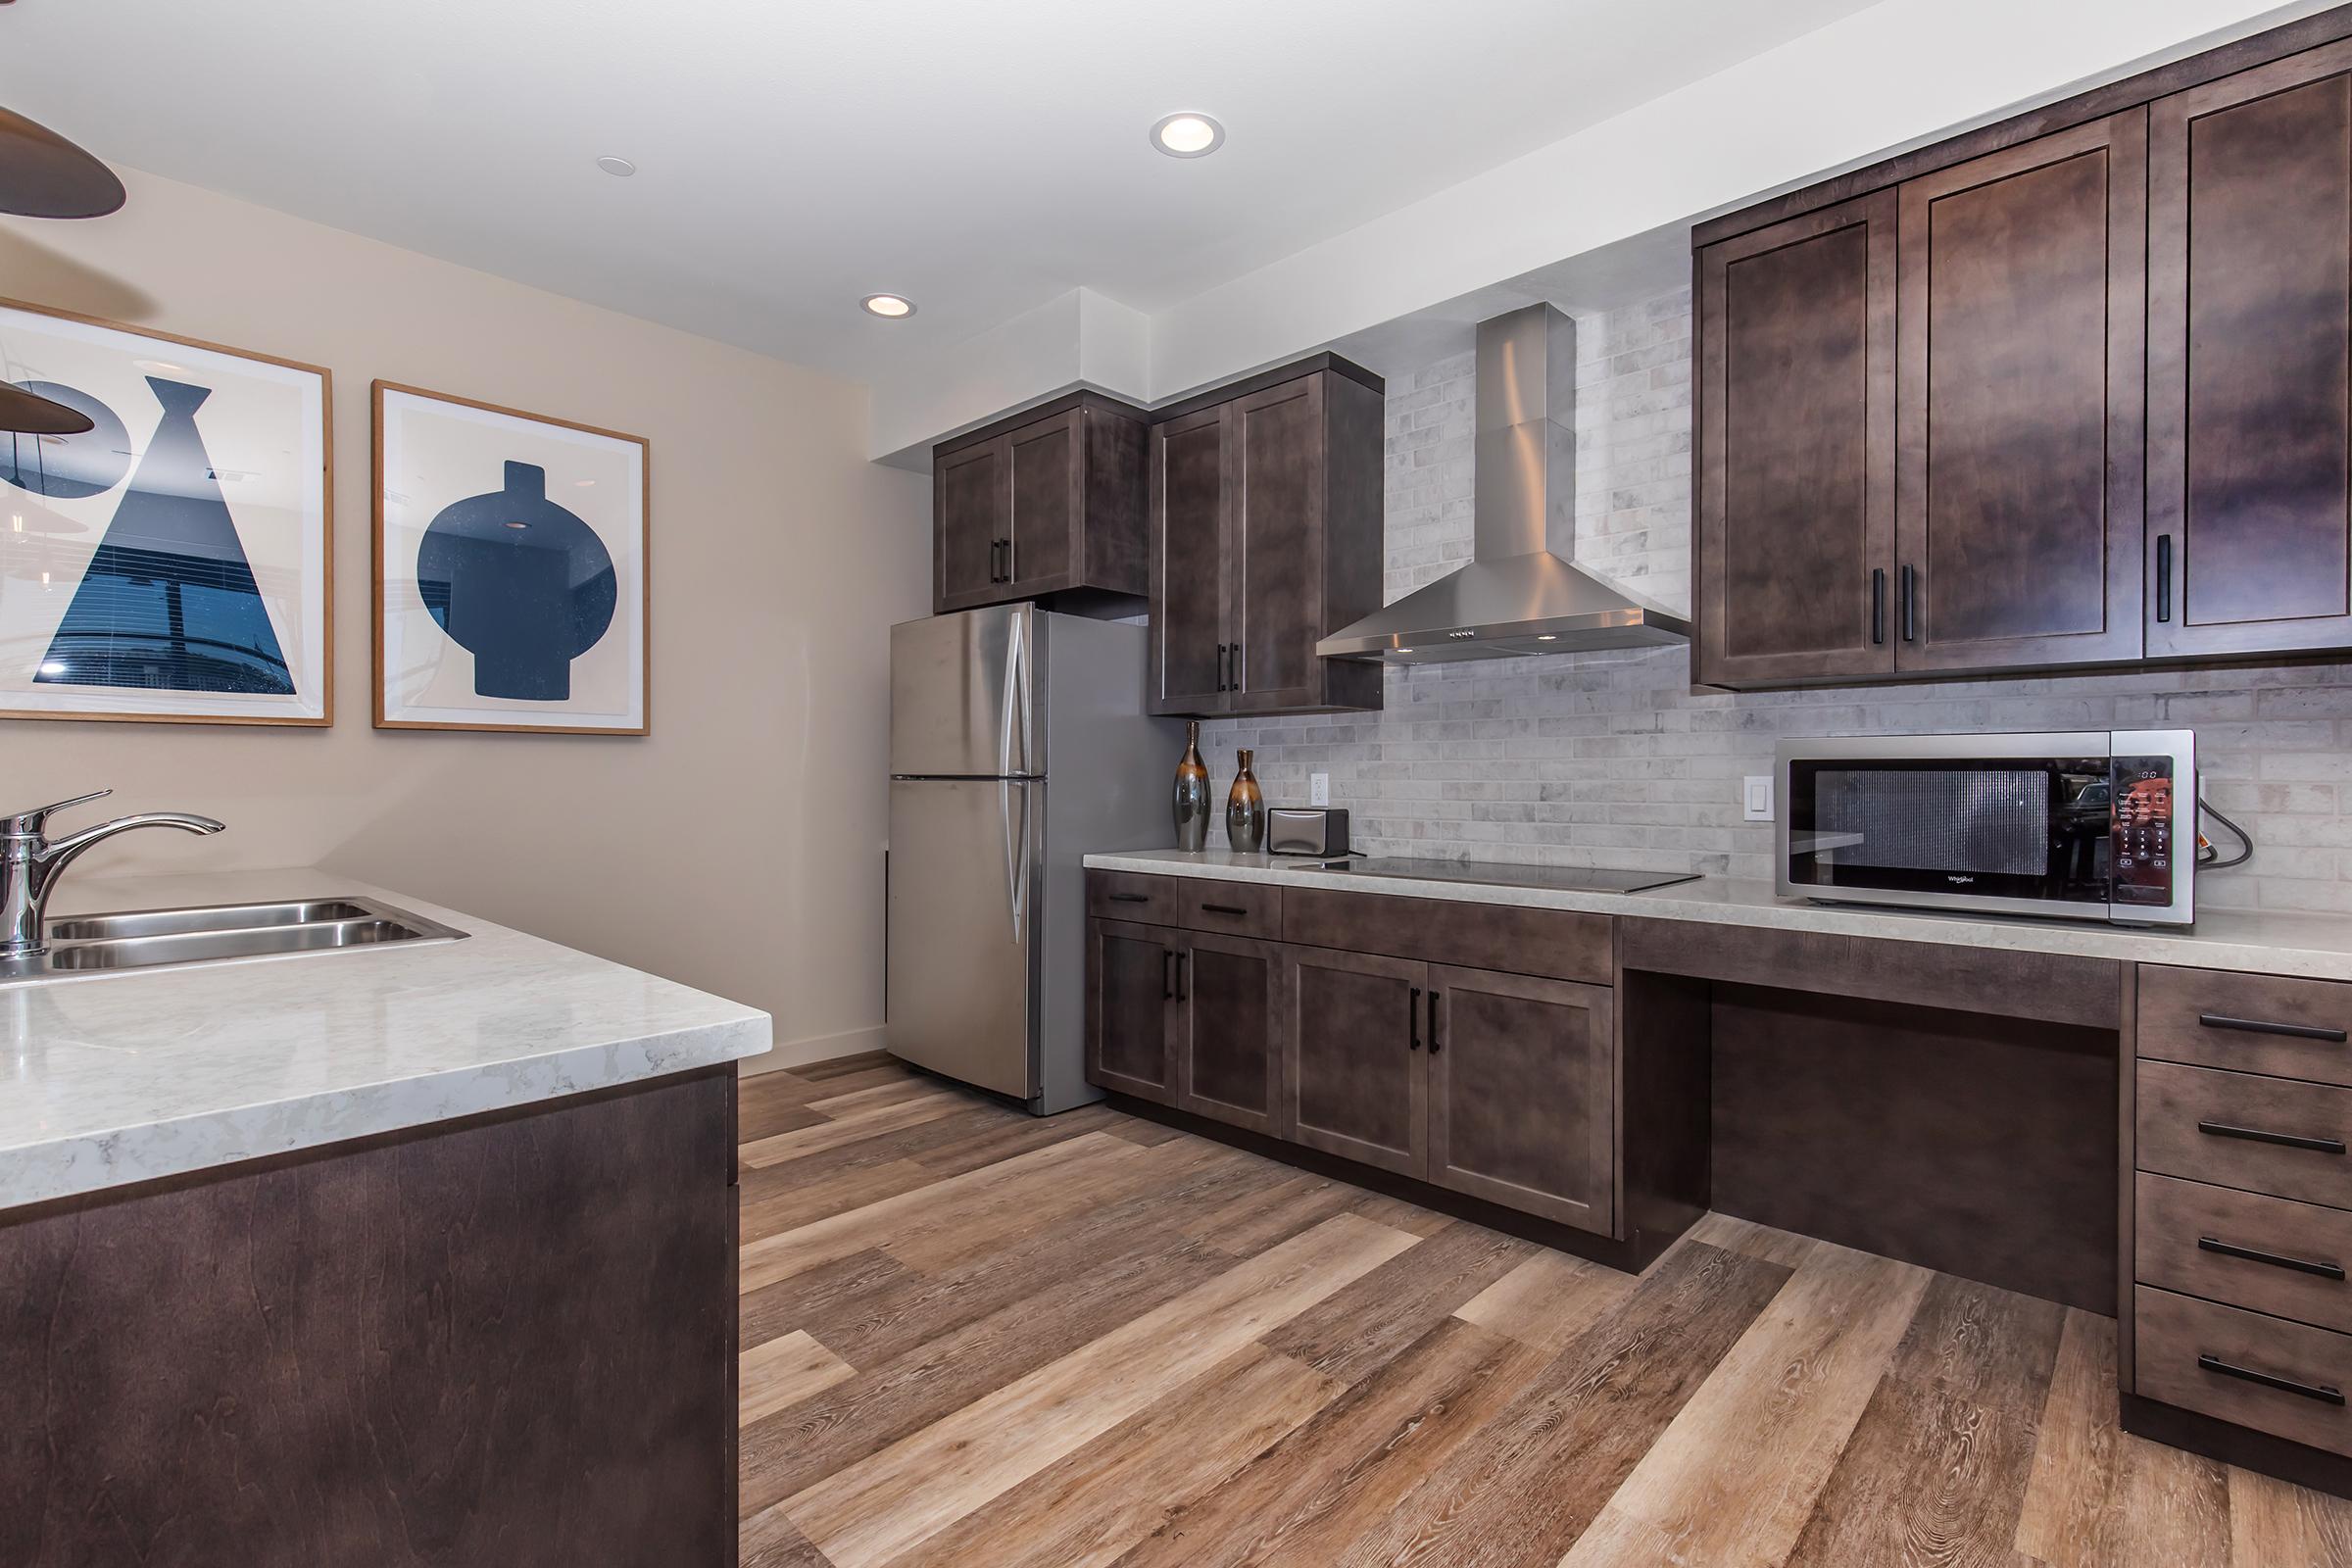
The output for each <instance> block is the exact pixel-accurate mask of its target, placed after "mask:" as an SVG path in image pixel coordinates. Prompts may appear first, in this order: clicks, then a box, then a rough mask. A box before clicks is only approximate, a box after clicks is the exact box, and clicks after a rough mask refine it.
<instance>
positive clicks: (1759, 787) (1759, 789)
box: [1740, 773, 1772, 822]
mask: <svg viewBox="0 0 2352 1568" xmlns="http://www.w3.org/2000/svg"><path fill="white" fill-rule="evenodd" d="M1740 784H1741V794H1740V806H1741V809H1742V814H1744V815H1745V816H1746V818H1747V820H1748V821H1750V822H1769V821H1771V820H1772V775H1771V774H1770V773H1750V774H1749V775H1748V776H1747V777H1746V778H1744V779H1742V780H1741V781H1740Z"/></svg>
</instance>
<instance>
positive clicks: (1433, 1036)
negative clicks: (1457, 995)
mask: <svg viewBox="0 0 2352 1568" xmlns="http://www.w3.org/2000/svg"><path fill="white" fill-rule="evenodd" d="M1441 995H1442V993H1441V992H1439V991H1438V990H1437V989H1436V988H1435V987H1432V988H1431V990H1430V993H1429V1054H1431V1055H1433V1056H1434V1055H1436V1054H1438V1052H1439V1050H1440V1049H1441V1047H1440V1044H1439V1041H1438V998H1439V997H1440V996H1441Z"/></svg>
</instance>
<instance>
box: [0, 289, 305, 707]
mask: <svg viewBox="0 0 2352 1568" xmlns="http://www.w3.org/2000/svg"><path fill="white" fill-rule="evenodd" d="M182 362H184V363H182ZM0 376H4V377H6V378H7V379H10V380H14V381H21V382H25V383H39V387H40V388H46V389H49V395H52V396H54V395H57V392H56V391H55V389H57V388H60V387H62V388H64V389H65V392H66V394H67V396H66V398H65V400H66V401H68V402H70V403H73V404H74V405H75V406H76V407H80V408H82V409H83V412H85V413H87V414H90V415H92V416H93V417H99V424H98V428H96V429H94V430H92V431H90V432H88V433H87V434H85V435H80V436H65V437H36V436H31V435H16V434H10V433H0V552H5V553H6V554H5V555H0V601H4V600H5V599H6V597H7V595H8V590H9V587H10V585H11V584H12V583H14V582H17V581H19V580H20V579H19V577H18V572H19V570H20V564H18V563H15V562H13V561H10V560H9V559H8V557H10V556H15V555H18V554H20V553H25V557H26V559H25V563H24V564H23V565H22V569H23V571H24V572H25V576H24V577H23V579H22V582H23V583H24V585H25V586H26V587H30V588H32V589H33V590H34V592H33V593H32V594H30V595H26V594H23V593H20V594H19V595H18V596H17V603H16V604H15V605H14V606H11V605H8V604H6V603H0V718H35V719H69V720H80V721H96V722H106V723H123V722H129V723H151V724H262V725H277V726H287V727H296V728H310V729H324V728H326V727H328V726H329V725H331V724H332V723H333V722H334V701H335V678H334V675H335V662H334V661H335V655H334V644H335V608H334V586H335V569H334V562H335V527H334V495H335V486H334V473H335V451H334V380H333V375H332V373H331V372H330V371H328V370H327V369H326V368H325V367H323V366H317V365H310V364H306V363H304V362H303V361H300V360H291V359H285V358H281V357H279V356H277V355H272V354H261V353H256V352H254V351H253V350H250V349H240V348H233V347H230V346H229V345H227V344H222V343H215V342H210V341H208V340H206V339H204V338H198V337H188V336H184V335H182V334H179V333H175V332H164V331H159V330H157V329H155V328H152V327H146V326H137V325H133V324H131V323H129V322H125V321H113V320H108V319H105V318H103V317H96V316H84V315H81V314H79V313H77V312H73V311H65V310H59V309H56V308H54V307H51V306H45V305H35V304H32V303H30V302H28V301H24V300H15V299H6V298H0ZM60 377H68V378H71V379H59V378H60ZM140 383H144V384H143V385H142V384H140ZM224 390H225V391H228V392H229V393H230V394H231V395H230V396H229V397H227V398H223V397H221V393H222V392H223V391H224ZM168 395H169V396H171V401H170V402H169V403H167V402H166V401H165V400H166V397H167V396H168ZM199 409H203V410H204V411H205V417H204V420H203V423H202V425H201V426H200V425H199V424H198V421H197V417H196V416H197V411H198V410H199ZM149 417H154V418H155V420H156V422H155V425H154V427H153V430H152V432H151V433H149V434H147V435H146V436H144V437H142V438H133V437H132V436H131V434H130V430H131V428H132V427H144V426H145V425H146V422H147V419H148V418H149ZM77 442H79V443H87V445H86V446H84V447H82V448H80V449H78V450H77V449H76V448H75V446H74V443H77ZM281 443H282V444H281ZM159 448H160V449H161V450H157V449H159ZM314 454H315V457H316V463H315V466H314V463H313V456H314ZM59 456H62V457H63V461H64V465H65V466H64V468H63V470H62V471H53V470H51V469H50V468H49V466H48V465H49V463H50V462H51V461H52V459H53V458H56V457H59ZM28 457H29V458H30V461H31V462H32V463H33V464H35V465H37V467H35V468H33V469H30V470H28V469H27V467H26V466H25V464H26V459H27V458H28ZM230 458H234V459H235V460H236V461H235V462H231V461H229V459H230ZM118 459H119V460H120V462H117V461H116V460H118ZM151 460H152V461H153V463H154V464H155V465H156V466H166V467H171V468H172V470H173V472H172V473H169V474H163V475H161V476H158V475H157V474H156V470H155V467H151V466H150V462H151ZM246 464H253V465H257V466H253V467H247V466H244V465H246ZM180 468H185V469H186V470H187V472H186V473H184V474H181V473H179V472H178V470H179V469H180ZM76 469H78V471H76ZM28 471H30V472H35V473H38V475H39V477H38V478H35V479H32V480H30V481H27V479H26V478H25V475H26V473H27V472H28ZM174 476H177V477H178V478H180V479H182V480H185V481H188V482H186V483H183V484H181V485H179V486H177V487H174V486H172V484H171V483H170V481H171V480H172V478H173V477H174ZM255 481H260V483H258V484H257V483H255ZM224 487H228V488H224ZM239 489H242V491H243V493H242V494H239V493H237V491H238V490H239ZM272 497H275V498H276V499H271V498H272ZM126 504H131V505H135V506H138V507H139V508H141V509H142V512H141V516H140V518H139V519H137V520H133V519H130V518H126V517H124V516H123V512H124V509H125V505H126ZM167 507H168V508H171V509H172V513H171V515H169V516H162V517H160V518H159V509H160V508H167ZM189 508H193V509H195V510H194V512H193V514H191V513H190V512H189V511H187V510H186V509H189ZM159 520H161V521H164V522H166V523H168V524H169V525H170V527H169V529H168V530H167V531H171V530H178V531H180V533H181V536H182V538H183V539H186V540H189V541H193V542H197V543H198V544H199V546H200V548H199V549H195V550H188V551H183V552H174V551H171V550H169V549H166V550H161V551H159V550H157V549H156V548H155V547H154V538H153V535H154V534H155V532H156V523H157V522H158V521H159ZM118 523H121V524H122V528H123V533H122V535H121V540H122V542H121V543H116V542H112V541H115V540H117V538H118V535H117V524H118ZM83 536H94V539H93V542H92V544H91V546H90V548H89V550H88V551H87V552H86V553H84V552H83V551H82V550H81V549H80V546H79V545H78V544H72V543H65V544H61V543H58V542H56V541H58V540H60V539H78V538H81V537H83ZM207 541H209V542H210V543H225V544H226V545H227V547H228V551H227V555H226V557H222V556H219V555H205V554H203V546H204V545H205V544H206V542H207ZM34 555H37V556H39V558H40V560H39V562H38V563H36V562H34V561H33V560H32V557H33V556H34ZM257 555H258V558H259V559H258V560H257ZM159 556H160V557H162V558H163V559H162V560H161V561H159V560H158V558H159ZM110 559H112V560H114V561H116V562H117V563H122V562H126V561H131V560H135V561H136V562H138V563H139V564H140V569H139V570H138V571H136V572H135V573H134V572H130V571H118V572H105V571H93V570H92V569H91V568H92V567H93V566H100V567H102V566H104V565H105V564H107V563H108V562H109V560H110ZM199 559H201V560H202V561H203V562H204V563H205V564H204V565H203V566H202V567H201V568H198V567H195V566H190V568H189V569H188V574H187V575H185V576H182V575H179V574H178V573H176V572H175V571H174V569H173V567H172V561H174V560H178V561H187V562H195V561H197V560H199ZM159 566H160V567H161V569H160V570H159V569H157V568H158V567H159ZM68 574H70V575H71V581H70V582H68V581H63V580H58V579H60V578H63V577H65V576H67V575H68ZM100 577H117V578H120V579H121V581H120V583H119V584H118V585H116V586H114V587H111V588H105V587H100V586H99V585H96V584H93V579H94V578H100ZM85 585H91V586H93V588H94V591H99V592H102V593H104V594H111V595H112V596H113V605H112V606H111V607H109V613H108V614H106V615H104V616H100V617H97V618H98V619H100V620H103V621H104V623H105V624H106V626H107V628H108V629H106V630H104V631H98V630H84V631H82V632H81V633H79V634H78V635H76V633H75V630H74V627H75V621H76V617H77V615H79V614H80V612H79V611H78V610H77V609H76V601H77V600H79V598H80V597H81V592H82V589H83V588H84V586H85ZM280 585H284V586H282V587H281V586H280ZM191 589H193V590H196V591H197V593H198V599H199V603H198V604H197V605H196V606H194V607H190V606H189V605H187V604H186V603H185V599H186V595H187V593H188V591H189V590H191ZM61 590H62V591H61ZM158 593H160V594H162V595H163V596H164V597H165V599H166V601H168V605H169V609H168V610H167V611H165V612H164V614H165V623H166V624H168V625H169V627H170V628H171V629H170V631H169V632H168V633H166V634H165V636H166V637H167V639H168V640H167V641H166V642H165V643H164V644H163V645H162V646H161V647H160V648H159V647H158V646H157V644H156V642H155V639H154V638H153V637H152V636H146V635H142V634H135V633H126V632H123V631H122V630H120V629H118V628H119V622H120V619H121V615H120V607H121V605H122V604H123V602H124V601H125V600H131V601H132V602H133V603H134V607H135V602H136V600H137V599H139V598H143V597H145V596H149V595H153V594H158ZM248 600H250V601H251V603H250V604H248V603H246V601H248ZM191 612H192V613H191ZM151 613H152V612H151ZM191 621H193V622H194V623H195V624H196V626H197V628H198V634H197V635H190V623H191ZM208 623H209V624H208ZM224 626H234V627H238V628H241V629H240V630H239V631H238V632H237V633H236V636H237V637H242V638H246V639H249V640H247V641H242V642H240V641H237V640H235V639H234V638H222V637H219V636H206V635H203V634H202V633H203V632H204V631H207V630H218V629H220V628H221V627H224ZM69 638H71V639H73V644H74V646H73V650H72V653H73V656H74V657H78V658H79V659H81V660H84V661H87V662H89V664H90V666H91V667H92V668H93V669H94V670H101V669H102V670H105V671H107V672H108V673H109V674H111V675H114V676H116V677H118V678H114V679H107V680H92V681H88V682H81V681H73V680H71V679H65V678H61V677H62V676H63V675H64V674H65V673H66V672H65V671H60V670H56V669H52V668H50V667H49V666H50V665H51V664H53V663H71V662H72V659H71V658H68V657H61V656H60V654H59V649H60V648H61V646H63V642H64V639H69ZM36 644H39V645H41V649H40V652H38V653H34V652H32V650H33V648H34V646H35V645H36ZM289 644H290V645H291V646H292V650H293V651H292V652H291V653H290V654H289V653H288V652H287V651H286V650H287V648H288V645H289ZM26 659H29V660H30V661H31V663H30V664H29V666H25V660H26ZM21 666H25V667H24V668H23V672H22V673H20V668H21ZM281 671H282V676H281V675H280V674H279V673H278V672H281ZM134 672H135V673H138V674H141V675H143V676H144V677H145V678H140V679H124V678H120V677H123V676H124V675H127V674H131V673H134ZM175 674H176V675H180V676H189V675H191V674H192V675H193V678H196V679H199V680H204V681H208V682H218V683H217V684H206V685H193V686H191V685H178V684H172V683H170V682H169V677H171V676H172V675H175ZM157 675H163V676H166V677H167V679H166V680H160V681H159V680H158V679H156V678H154V677H156V676H157ZM279 678H282V680H283V682H284V684H285V688H286V689H285V690H284V691H283V692H277V691H271V690H269V689H268V683H269V682H270V680H272V679H279ZM51 685H54V686H57V687H59V688H61V689H60V690H59V691H58V692H57V693H55V694H54V696H52V694H50V693H48V692H45V691H41V690H39V689H38V688H41V687H45V686H51ZM110 694H111V696H112V698H113V700H112V701H111V702H110V701H108V700H107V699H108V697H109V696H110Z"/></svg>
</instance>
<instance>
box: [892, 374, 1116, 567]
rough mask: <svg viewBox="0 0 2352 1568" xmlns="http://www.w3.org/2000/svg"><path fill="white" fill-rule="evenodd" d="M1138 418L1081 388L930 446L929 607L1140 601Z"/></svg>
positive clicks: (1113, 403)
mask: <svg viewBox="0 0 2352 1568" xmlns="http://www.w3.org/2000/svg"><path fill="white" fill-rule="evenodd" d="M1146 418H1147V417H1146V415H1145V414H1144V412H1143V411H1142V410H1141V409H1136V408H1131V407H1129V406H1128V405H1126V404H1123V403H1117V402H1114V401H1112V400H1111V399H1108V398H1104V397H1101V396H1099V395H1097V394H1095V393H1091V392H1080V393H1073V394H1071V395H1070V396H1069V397H1066V398H1062V399H1058V400H1056V401H1055V402H1053V403H1049V404H1047V405H1045V407H1044V408H1042V409H1031V410H1029V411H1028V412H1026V413H1024V414H1018V415H1014V416H1012V417H1010V418H1006V419H1001V420H999V421H998V422H997V423H995V424H992V425H989V426H987V427H985V428H983V429H979V430H974V431H972V432H970V433H969V434H966V435H962V436H958V437H956V439H955V440H953V441H945V442H942V443H941V444H940V445H938V446H937V447H935V448H933V449H932V466H931V473H932V481H931V495H932V532H933V544H934V550H933V560H934V563H935V568H934V569H935V571H936V576H937V580H936V582H935V584H934V590H933V593H932V606H933V609H934V610H935V611H936V612H938V613H941V614H945V613H948V612H950V611H954V610H971V609H974V608H976V607H978V606H981V605H998V604H1005V603H1008V602H1011V601H1015V600H1027V599H1036V600H1043V601H1046V602H1048V603H1050V604H1055V605H1058V606H1061V607H1063V608H1067V609H1073V610H1080V611H1086V610H1094V609H1103V608H1109V609H1123V608H1130V607H1132V606H1134V605H1135V604H1138V603H1140V601H1141V599H1142V596H1143V593H1144V587H1145V568H1144V535H1145V524H1144V449H1145V428H1146Z"/></svg>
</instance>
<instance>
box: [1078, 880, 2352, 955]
mask: <svg viewBox="0 0 2352 1568" xmlns="http://www.w3.org/2000/svg"><path fill="white" fill-rule="evenodd" d="M1086 864H1087V867H1088V868H1089V869H1090V870H1102V871H1139V872H1143V873H1146V874H1157V875H1161V876H1170V875H1173V876H1196V877H1209V878H1213V879H1216V880H1220V881H1231V882H1267V883H1273V884H1275V885H1277V886H1281V887H1319V888H1342V889H1346V890H1347V891H1348V892H1351V893H1370V894H1386V895H1389V896H1392V897H1410V898H1416V899H1458V900H1462V901H1464V902H1466V903H1473V904H1510V905H1519V906H1523V907H1530V908H1543V909H1583V910H1588V911H1591V912H1593V913H1596V914H1628V915H1642V916H1646V917H1649V918H1652V919H1660V920H1711V921H1715V922H1717V923H1719V924H1724V925H1750V926H1769V927H1772V928H1775V929H1778V930H1785V931H1820V932H1827V933H1830V934H1832V935H1838V936H1855V937H1881V938H1885V939H1887V940H1889V941H1895V942H1942V943H1949V944H1952V945H1954V946H1959V947H1979V948H2006V949H2011V950H2014V951H2017V952H2021V953H2070V954H2079V955H2081V956H2085V957H2093V958H2116V959H2121V960H2124V961H2127V962H2133V963H2173V964H2180V965H2182V966H2184V967H2187V968H2192V969H2241V970H2246V971H2249V972H2252V973H2255V974H2280V975H2297V976H2303V977H2306V978H2311V979H2320V980H2352V919H2347V918H2342V917H2338V916H2334V915H2325V914H2288V913H2254V912H2251V911H2241V910H2233V909H2214V910H2210V911H2208V912H2206V913H2204V914H2201V915H2199V916H2198V918H2197V923H2196V924H2195V925H2194V926H2193V927H2190V928H2188V929H2186V930H2157V929H2134V928H2132V927H2130V926H2112V925H2101V924H2096V923H2094V922H2090V921H2072V920H2028V919H2012V918H2009V917H2006V916H2001V915H1971V914H1936V913H1931V912H1928V911H1925V910H1910V909H1887V910H1879V909H1868V908H1858V907H1835V906H1829V905H1820V904H1813V903H1810V902H1807V901H1805V900H1802V899H1784V898H1780V897H1778V896H1776V895H1775V894H1774V892H1773V890H1772V885H1771V884H1770V883H1767V882H1734V881H1727V880H1724V879H1723V878H1720V877H1701V878H1700V879H1699V880H1697V881H1695V882H1678V883H1676V884H1675V885H1674V886H1672V887H1664V888H1658V889H1656V890H1654V891H1652V892H1648V893H1563V892H1552V891H1548V890H1543V889H1535V888H1510V887H1489V886H1484V885H1481V884H1474V883H1463V882H1423V881H1417V880H1412V879H1408V878H1400V877H1389V876H1364V875H1361V874H1359V873H1355V872H1349V871H1325V870H1319V869H1310V868H1305V867H1302V866H1301V865H1300V863H1299V861H1298V860H1296V859H1293V858H1289V857H1283V856H1268V855H1235V854H1233V853H1232V852H1230V851H1227V850H1201V851H1197V852H1188V851H1184V850H1137V851H1131V852H1128V853H1125V854H1117V855H1090V856H1088V857H1087V858H1086Z"/></svg>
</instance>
